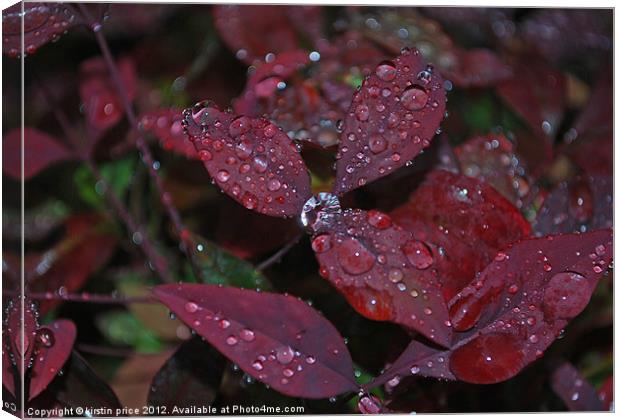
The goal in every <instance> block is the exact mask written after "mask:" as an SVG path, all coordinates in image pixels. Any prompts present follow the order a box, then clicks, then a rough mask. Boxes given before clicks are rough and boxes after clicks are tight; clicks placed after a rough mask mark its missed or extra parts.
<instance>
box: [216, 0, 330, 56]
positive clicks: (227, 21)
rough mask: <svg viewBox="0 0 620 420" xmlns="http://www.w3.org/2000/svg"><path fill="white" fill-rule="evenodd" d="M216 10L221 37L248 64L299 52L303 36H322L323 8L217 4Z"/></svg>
mask: <svg viewBox="0 0 620 420" xmlns="http://www.w3.org/2000/svg"><path fill="white" fill-rule="evenodd" d="M212 10H213V17H214V23H215V27H216V28H217V30H218V32H219V34H220V36H221V37H222V39H223V40H224V42H225V43H226V45H228V47H229V48H230V49H231V50H232V51H233V52H234V53H235V54H236V56H237V58H238V59H240V60H242V61H244V62H245V63H247V64H252V63H253V62H254V61H255V60H256V59H260V58H262V57H264V56H265V55H267V54H269V53H274V54H278V53H281V52H285V51H291V50H295V49H297V48H298V47H299V45H300V35H304V36H309V37H310V38H317V36H320V34H321V33H322V29H321V26H322V23H323V22H322V20H323V19H322V9H321V8H320V7H316V6H305V7H300V6H265V5H261V6H259V5H225V6H219V5H217V6H213V9H212ZM301 16H304V19H303V22H304V25H303V26H300V25H299V23H300V21H301V20H302V19H301Z"/></svg>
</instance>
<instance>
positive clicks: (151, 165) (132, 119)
mask: <svg viewBox="0 0 620 420" xmlns="http://www.w3.org/2000/svg"><path fill="white" fill-rule="evenodd" d="M77 6H78V8H79V9H80V12H81V13H82V14H83V15H84V16H85V17H86V19H87V20H88V21H89V22H90V23H91V29H92V31H93V34H94V35H95V39H96V40H97V44H98V46H99V49H100V50H101V53H102V54H103V59H104V61H105V63H106V66H107V68H108V71H109V73H110V76H111V78H112V82H113V83H114V86H115V88H116V91H117V93H118V95H119V97H120V99H121V102H122V103H123V108H124V109H125V115H126V117H127V120H128V121H129V125H130V127H131V130H132V131H135V133H136V134H137V135H136V147H137V148H138V150H139V151H140V154H141V158H142V162H143V163H144V164H145V165H146V167H147V169H148V172H149V175H150V177H151V179H152V180H153V182H154V184H155V187H156V189H157V192H158V194H159V197H160V200H161V203H162V204H163V206H164V208H165V210H166V213H167V214H168V217H169V218H170V220H171V222H172V225H173V226H174V230H175V231H176V234H177V236H178V237H179V238H183V234H184V232H185V226H184V225H183V221H182V220H181V216H180V214H179V211H178V210H177V209H176V207H174V205H173V203H172V198H171V195H170V193H169V192H167V191H166V189H165V187H164V183H163V180H162V178H161V177H160V176H159V173H158V172H157V168H158V165H157V164H156V163H155V160H154V159H153V154H152V153H151V149H150V148H149V146H148V144H147V142H146V140H145V139H144V136H143V135H142V132H141V131H142V130H141V128H140V126H139V124H138V118H137V117H136V114H135V112H134V109H133V106H132V104H131V101H130V100H129V97H128V96H127V92H126V90H125V86H124V85H123V81H122V79H121V75H120V72H119V70H118V67H117V66H116V62H115V61H114V57H112V53H111V52H110V47H109V46H108V42H107V40H106V39H105V37H104V36H103V32H102V25H101V24H100V23H99V22H97V21H96V20H95V19H94V18H93V16H92V15H91V13H90V12H89V11H88V9H87V8H86V7H85V6H84V5H83V4H81V3H78V5H77ZM182 248H183V249H185V247H182ZM185 253H186V255H187V257H188V260H189V261H190V264H191V266H192V269H193V270H194V272H195V273H196V275H197V276H198V278H202V277H201V274H200V270H198V268H197V267H196V266H195V264H194V262H193V260H192V258H191V256H190V255H189V253H188V251H187V250H186V251H185Z"/></svg>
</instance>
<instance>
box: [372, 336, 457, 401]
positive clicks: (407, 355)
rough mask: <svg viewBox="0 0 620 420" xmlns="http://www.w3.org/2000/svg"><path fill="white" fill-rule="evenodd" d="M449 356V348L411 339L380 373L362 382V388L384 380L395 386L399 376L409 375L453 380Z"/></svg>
mask: <svg viewBox="0 0 620 420" xmlns="http://www.w3.org/2000/svg"><path fill="white" fill-rule="evenodd" d="M449 358H450V350H445V349H435V348H432V347H429V346H427V345H425V344H422V343H420V342H419V341H416V340H411V342H410V343H409V345H408V346H407V348H406V349H405V350H404V351H403V352H402V353H401V355H400V356H398V359H396V360H395V361H394V363H392V364H391V365H390V367H389V368H388V369H387V370H386V371H385V372H383V373H382V374H381V375H379V376H377V377H376V378H375V379H373V380H372V381H370V382H369V383H367V384H364V389H372V388H374V387H376V386H379V385H382V384H384V383H386V382H388V383H390V384H391V385H392V386H396V385H398V383H399V382H400V380H401V378H404V377H406V376H409V375H420V376H427V377H432V378H441V379H446V380H454V379H456V378H455V377H454V375H453V374H452V372H451V371H450V369H449V367H448V361H449Z"/></svg>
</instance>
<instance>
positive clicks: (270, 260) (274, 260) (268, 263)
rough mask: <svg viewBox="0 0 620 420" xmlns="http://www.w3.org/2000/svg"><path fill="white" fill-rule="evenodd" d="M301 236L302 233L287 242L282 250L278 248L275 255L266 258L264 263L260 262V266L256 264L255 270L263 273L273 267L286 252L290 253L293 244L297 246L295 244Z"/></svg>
mask: <svg viewBox="0 0 620 420" xmlns="http://www.w3.org/2000/svg"><path fill="white" fill-rule="evenodd" d="M303 236H304V235H303V233H299V234H297V235H296V236H295V237H294V238H293V239H291V240H290V241H288V242H287V243H286V244H285V245H284V246H283V247H282V248H280V249H279V250H278V251H277V252H276V253H275V254H273V255H272V256H271V257H269V258H267V259H266V260H265V261H263V262H261V263H260V264H258V265H257V266H256V269H257V270H258V271H264V270H266V269H268V268H269V267H271V266H272V265H274V264H275V263H277V262H278V261H280V260H281V259H282V257H283V256H284V255H285V254H286V253H287V252H288V251H290V249H291V248H292V247H294V246H295V244H297V242H299V240H300V239H301V238H302V237H303Z"/></svg>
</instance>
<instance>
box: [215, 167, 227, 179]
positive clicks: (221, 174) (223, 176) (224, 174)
mask: <svg viewBox="0 0 620 420" xmlns="http://www.w3.org/2000/svg"><path fill="white" fill-rule="evenodd" d="M215 177H216V178H217V180H218V181H220V182H227V181H228V180H229V179H230V173H229V172H228V171H227V170H225V169H222V170H221V171H219V172H218V173H217V175H216V176H215Z"/></svg>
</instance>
